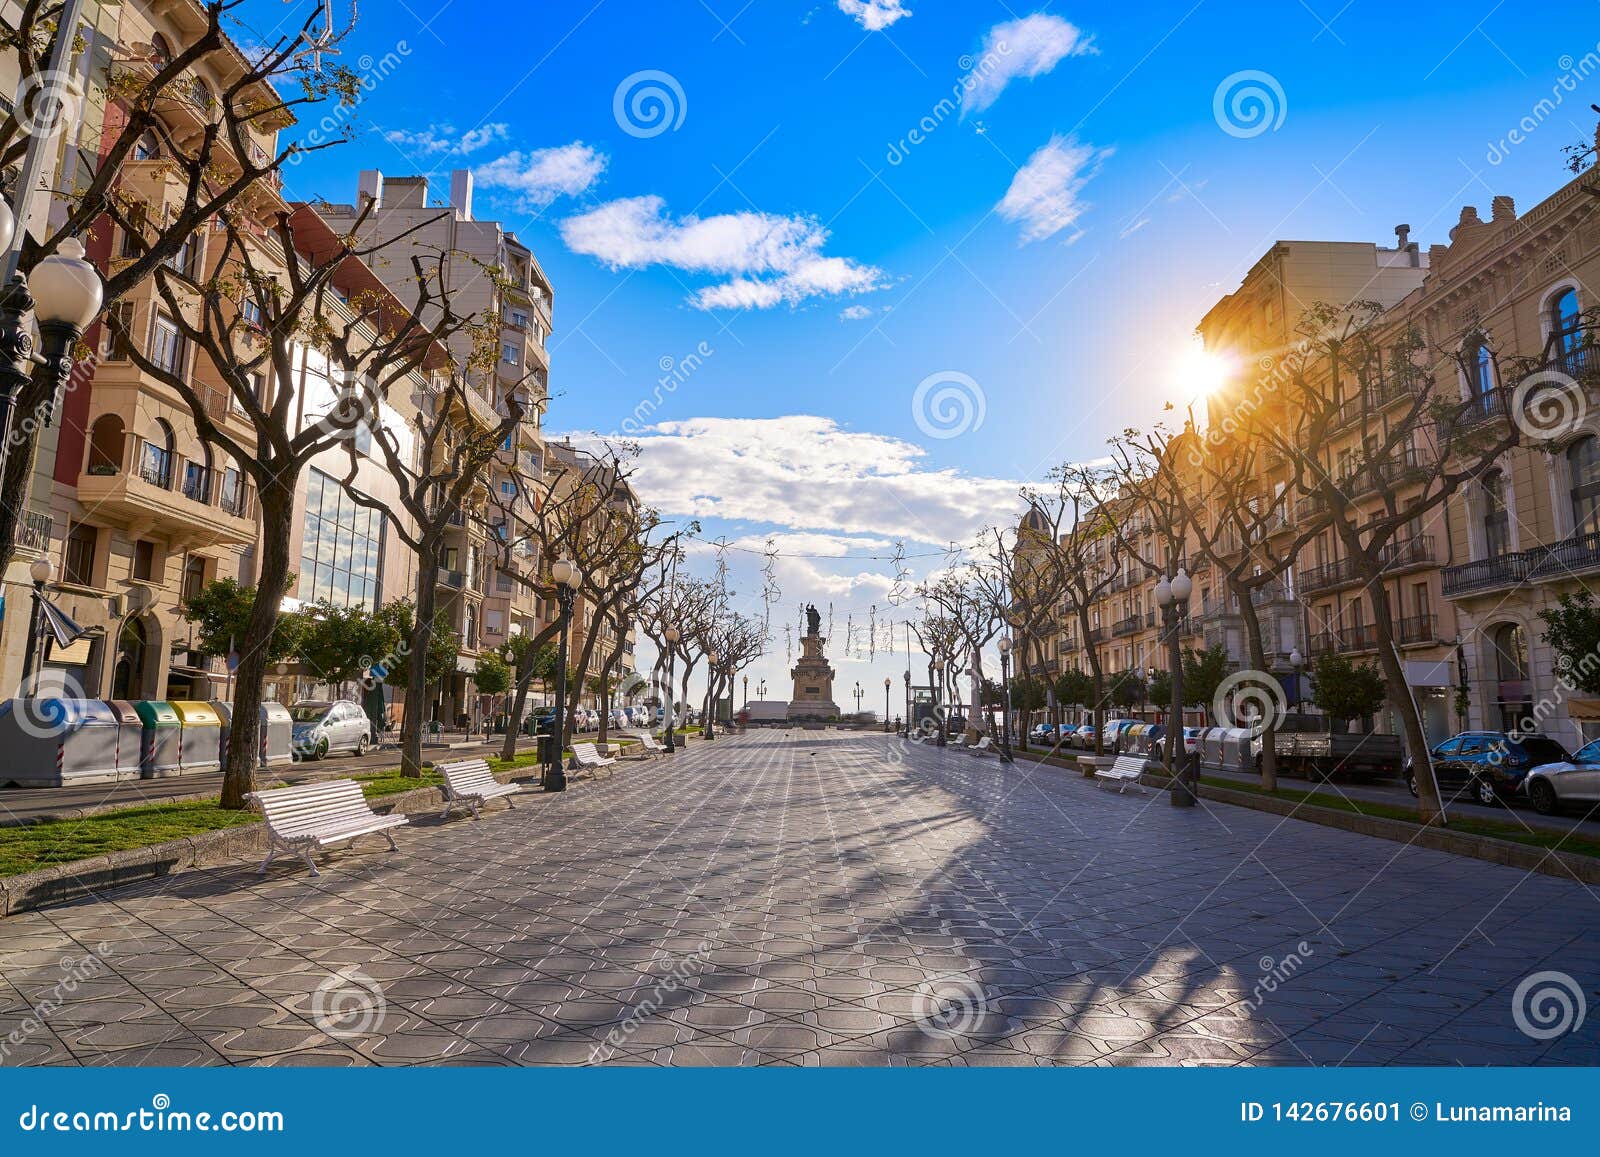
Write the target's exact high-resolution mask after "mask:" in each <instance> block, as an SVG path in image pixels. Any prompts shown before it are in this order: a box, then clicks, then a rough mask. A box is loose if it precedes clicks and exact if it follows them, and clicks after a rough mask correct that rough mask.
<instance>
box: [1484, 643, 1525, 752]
mask: <svg viewBox="0 0 1600 1157" xmlns="http://www.w3.org/2000/svg"><path fill="white" fill-rule="evenodd" d="M1489 640H1490V643H1491V644H1492V645H1493V647H1494V664H1495V705H1496V707H1497V708H1498V709H1499V715H1500V726H1501V728H1502V729H1503V730H1505V731H1514V730H1516V729H1517V726H1518V724H1519V723H1520V722H1521V721H1522V720H1524V719H1527V718H1528V717H1529V716H1531V715H1532V714H1533V702H1532V694H1531V692H1530V690H1529V683H1528V644H1527V640H1526V639H1525V638H1523V634H1522V628H1521V627H1520V626H1518V625H1517V624H1516V623H1501V624H1500V625H1499V626H1498V627H1496V628H1494V630H1493V632H1491V633H1490V635H1489Z"/></svg>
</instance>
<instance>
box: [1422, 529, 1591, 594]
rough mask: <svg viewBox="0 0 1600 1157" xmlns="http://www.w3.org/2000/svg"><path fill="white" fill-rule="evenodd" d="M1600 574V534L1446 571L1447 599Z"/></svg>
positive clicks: (1445, 588) (1500, 556)
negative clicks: (1598, 572) (1589, 574)
mask: <svg viewBox="0 0 1600 1157" xmlns="http://www.w3.org/2000/svg"><path fill="white" fill-rule="evenodd" d="M1595 570H1600V534H1594V533H1591V534H1578V535H1573V536H1572V537H1571V538H1565V539H1562V540H1561V541H1560V542H1554V543H1551V544H1550V545H1549V546H1539V547H1534V548H1533V549H1532V550H1519V551H1512V552H1508V553H1506V554H1502V555H1497V556H1496V557H1494V558H1485V559H1479V560H1478V561H1476V562H1469V563H1463V564H1462V565H1461V566H1451V567H1446V568H1445V569H1444V575H1443V577H1444V597H1445V598H1447V599H1454V598H1462V597H1464V596H1466V595H1473V594H1484V593H1487V592H1489V591H1495V590H1505V589H1507V588H1509V587H1514V586H1518V585H1519V584H1521V583H1525V582H1559V581H1561V580H1562V579H1567V578H1577V577H1578V576H1579V575H1582V574H1587V573H1589V572H1592V571H1595Z"/></svg>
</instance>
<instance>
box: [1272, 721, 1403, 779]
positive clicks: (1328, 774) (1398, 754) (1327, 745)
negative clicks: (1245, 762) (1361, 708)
mask: <svg viewBox="0 0 1600 1157" xmlns="http://www.w3.org/2000/svg"><path fill="white" fill-rule="evenodd" d="M1273 739H1274V742H1273V750H1274V751H1276V752H1277V753H1278V771H1279V772H1280V773H1281V774H1284V775H1295V776H1300V777H1302V778H1305V779H1332V778H1333V777H1334V776H1341V777H1349V778H1352V779H1376V778H1379V777H1384V776H1398V775H1399V774H1400V769H1401V767H1402V766H1403V765H1404V763H1405V749H1404V748H1403V747H1402V746H1401V743H1400V737H1399V736H1398V735H1380V734H1378V733H1377V732H1374V731H1347V730H1342V729H1340V728H1339V727H1338V726H1337V725H1336V726H1335V727H1334V728H1333V729H1330V728H1329V725H1328V720H1327V718H1326V717H1325V716H1320V715H1306V716H1289V717H1287V718H1285V719H1283V720H1281V721H1280V722H1279V723H1278V726H1277V728H1276V729H1275V730H1274V732H1273ZM1265 742H1266V736H1264V735H1261V736H1257V737H1256V739H1255V740H1254V741H1253V742H1252V744H1251V753H1252V755H1253V756H1254V757H1255V765H1256V767H1257V769H1259V768H1260V767H1261V753H1262V749H1263V747H1264V745H1265Z"/></svg>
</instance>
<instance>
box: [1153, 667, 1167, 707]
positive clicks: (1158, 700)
mask: <svg viewBox="0 0 1600 1157" xmlns="http://www.w3.org/2000/svg"><path fill="white" fill-rule="evenodd" d="M1150 702H1151V703H1153V704H1155V705H1156V707H1158V708H1160V709H1161V710H1162V711H1167V710H1170V709H1171V704H1172V672H1171V671H1168V670H1167V669H1166V668H1164V667H1163V668H1159V669H1158V670H1157V671H1156V673H1155V676H1154V677H1153V678H1152V679H1151V680H1150Z"/></svg>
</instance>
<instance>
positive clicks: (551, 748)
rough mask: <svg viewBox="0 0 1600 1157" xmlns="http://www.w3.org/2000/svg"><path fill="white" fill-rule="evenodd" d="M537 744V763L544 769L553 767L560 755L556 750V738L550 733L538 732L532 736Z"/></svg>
mask: <svg viewBox="0 0 1600 1157" xmlns="http://www.w3.org/2000/svg"><path fill="white" fill-rule="evenodd" d="M534 738H535V739H536V740H537V741H538V744H539V762H540V763H541V764H543V765H544V766H545V767H554V766H555V765H556V760H557V759H558V758H559V757H560V755H561V753H560V752H559V751H557V750H556V737H555V735H554V734H552V733H550V732H539V733H538V734H536V735H535V736H534Z"/></svg>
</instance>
